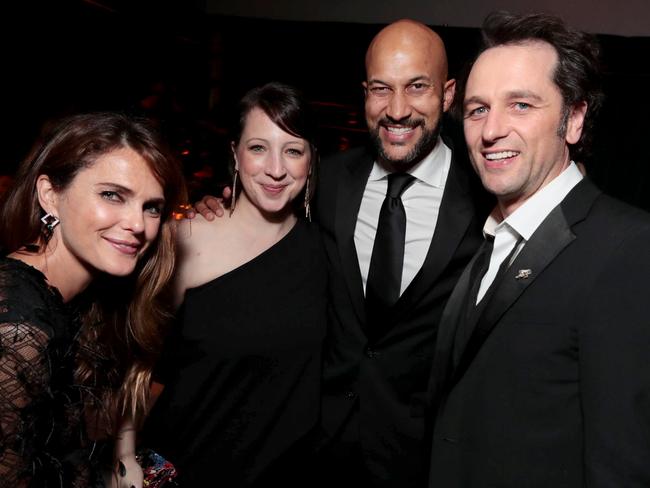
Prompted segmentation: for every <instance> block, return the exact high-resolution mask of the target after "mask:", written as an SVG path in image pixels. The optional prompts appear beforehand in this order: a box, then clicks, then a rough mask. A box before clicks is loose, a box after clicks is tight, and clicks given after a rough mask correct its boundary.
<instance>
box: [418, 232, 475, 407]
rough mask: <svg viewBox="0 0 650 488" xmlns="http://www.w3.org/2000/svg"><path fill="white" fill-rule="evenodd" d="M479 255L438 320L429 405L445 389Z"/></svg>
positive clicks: (457, 285) (469, 266)
mask: <svg viewBox="0 0 650 488" xmlns="http://www.w3.org/2000/svg"><path fill="white" fill-rule="evenodd" d="M484 245H485V244H484ZM479 254H480V253H479V252H477V253H476V254H475V255H474V257H473V258H472V259H471V260H470V262H469V263H468V264H467V266H466V267H465V269H464V270H463V273H462V274H461V275H460V278H459V279H458V282H457V283H456V286H455V287H454V290H453V292H452V294H451V296H450V297H449V300H447V305H446V306H445V309H444V311H443V313H442V318H441V319H440V326H439V327H438V335H437V338H436V351H435V354H434V356H433V366H432V370H431V379H430V384H429V399H430V403H429V404H430V405H435V404H437V401H438V399H439V396H440V395H441V394H442V392H443V391H444V389H445V382H446V381H447V379H448V378H449V374H450V370H451V367H452V352H453V350H454V340H455V337H456V331H457V330H458V327H459V326H460V323H459V322H460V320H461V318H462V317H464V315H465V307H466V305H467V300H466V296H467V293H468V292H469V290H470V288H472V282H471V281H470V276H471V271H472V268H473V267H474V265H475V263H476V260H477V258H478V257H479Z"/></svg>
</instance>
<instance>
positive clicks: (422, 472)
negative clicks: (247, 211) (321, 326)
mask: <svg viewBox="0 0 650 488" xmlns="http://www.w3.org/2000/svg"><path fill="white" fill-rule="evenodd" d="M446 144H447V145H448V146H449V147H452V146H451V145H450V143H449V142H448V141H446ZM452 151H453V147H452ZM465 155H466V153H465V152H464V151H458V152H456V151H453V156H452V163H451V167H450V170H449V176H448V178H447V182H446V184H445V189H444V195H443V198H442V202H441V205H440V212H439V215H438V221H437V224H436V231H435V233H434V235H433V239H432V241H431V244H430V247H429V250H428V251H427V255H426V258H425V260H424V263H423V264H422V268H421V269H420V270H419V272H418V273H417V275H416V276H415V278H414V279H413V281H412V282H411V284H410V285H409V286H408V288H407V289H406V290H404V292H403V293H402V295H401V296H400V298H399V300H398V301H397V303H396V304H395V305H394V306H393V307H392V308H391V310H390V312H389V313H387V314H385V317H383V318H382V320H381V321H374V322H372V323H370V320H369V319H368V318H367V317H366V310H365V296H364V289H363V282H362V279H361V271H360V269H359V261H358V257H357V256H358V255H357V250H356V248H355V245H354V229H355V226H356V222H357V216H358V211H359V207H360V205H361V200H362V198H363V193H364V188H365V187H366V184H367V183H368V176H369V174H370V172H371V170H372V167H373V162H374V157H375V155H374V154H373V153H372V152H371V151H368V150H367V149H365V148H358V149H352V150H350V151H346V152H343V153H340V154H337V155H335V156H333V157H331V158H327V159H324V160H323V161H322V164H321V166H320V172H319V178H318V191H317V192H316V195H315V196H316V203H315V208H316V215H317V216H318V219H319V220H318V222H319V224H320V225H321V230H322V233H323V241H324V244H325V249H326V252H327V257H328V262H329V273H330V275H329V276H330V281H329V295H330V301H329V305H328V334H327V340H326V346H325V349H324V351H325V352H324V375H323V376H324V381H323V408H322V415H321V419H322V420H321V428H322V435H321V443H322V445H323V451H322V453H321V456H319V459H320V466H319V468H320V469H319V471H318V472H317V474H315V475H314V477H313V478H314V483H311V484H310V485H309V486H319V487H320V486H324V487H328V488H330V487H333V486H336V487H344V486H356V487H360V486H363V487H373V488H379V487H381V488H417V487H422V486H424V485H425V484H426V478H427V475H428V466H429V462H430V457H429V447H430V437H429V430H428V429H429V426H428V422H429V419H428V418H427V417H425V416H424V408H423V402H424V401H425V400H426V391H427V386H428V380H429V374H430V372H431V364H432V362H433V359H434V354H433V353H434V348H435V337H436V333H437V327H438V322H439V319H440V315H441V314H442V310H443V307H444V305H445V303H446V301H447V299H448V297H449V294H450V293H451V290H452V288H453V286H454V284H455V283H456V281H457V280H458V278H459V277H460V274H461V273H462V271H463V270H464V268H465V266H466V265H467V263H468V262H469V260H470V258H471V257H472V256H473V255H474V254H475V252H476V250H477V249H478V248H479V246H480V245H481V243H482V241H483V239H482V236H481V232H480V229H481V226H482V225H483V223H484V222H485V217H486V212H487V211H489V210H490V209H492V208H493V207H494V204H493V202H492V201H491V197H490V196H489V195H487V196H486V194H485V193H484V192H483V190H482V187H481V185H480V181H479V180H478V178H477V177H476V173H475V172H474V171H473V170H472V168H471V165H470V164H469V161H467V160H466V159H465ZM479 197H482V198H483V197H486V198H488V201H487V202H484V201H483V200H482V198H479ZM486 203H487V204H486ZM430 204H432V205H433V202H430ZM355 473H356V474H355ZM357 480H360V481H358V482H357Z"/></svg>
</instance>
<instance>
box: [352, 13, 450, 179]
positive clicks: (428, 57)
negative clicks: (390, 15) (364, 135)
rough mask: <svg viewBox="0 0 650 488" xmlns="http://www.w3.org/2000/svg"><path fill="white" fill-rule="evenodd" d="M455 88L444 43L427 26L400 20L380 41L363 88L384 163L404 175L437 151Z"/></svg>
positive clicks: (373, 46) (374, 48)
mask: <svg viewBox="0 0 650 488" xmlns="http://www.w3.org/2000/svg"><path fill="white" fill-rule="evenodd" d="M455 86H456V85H455V82H454V80H447V55H446V53H445V46H444V44H443V43H442V39H440V36H438V34H436V33H435V32H433V31H432V30H431V29H429V28H428V27H427V26H426V25H424V24H421V23H420V22H415V21H414V20H399V21H397V22H394V23H392V24H390V25H389V26H387V27H385V28H384V29H382V31H381V32H380V33H379V34H377V35H376V36H375V38H374V39H373V40H372V42H371V43H370V47H368V52H367V54H366V81H365V82H364V83H363V87H364V89H365V93H366V105H365V108H366V123H367V124H368V130H369V132H370V137H371V140H372V141H373V142H374V145H375V147H376V149H377V155H378V161H379V162H380V163H381V164H383V165H384V166H385V167H387V168H388V169H389V170H401V171H404V170H407V169H408V168H409V167H412V166H413V165H415V164H417V163H418V162H419V161H421V160H422V159H423V158H424V157H426V155H427V154H429V153H430V152H431V151H432V150H433V148H434V147H435V146H436V144H437V141H438V134H439V132H440V121H441V119H442V113H443V112H444V111H446V110H447V109H448V108H449V106H450V104H451V102H452V100H453V99H454V91H455Z"/></svg>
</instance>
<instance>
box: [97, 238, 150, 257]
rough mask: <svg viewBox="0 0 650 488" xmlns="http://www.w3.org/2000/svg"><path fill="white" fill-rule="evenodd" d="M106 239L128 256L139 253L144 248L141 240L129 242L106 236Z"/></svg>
mask: <svg viewBox="0 0 650 488" xmlns="http://www.w3.org/2000/svg"><path fill="white" fill-rule="evenodd" d="M104 239H106V240H107V241H108V242H109V243H110V244H111V245H112V246H113V247H114V248H115V249H117V250H118V251H119V252H121V253H122V254H126V255H127V256H135V255H136V254H138V251H139V250H140V249H141V248H142V244H140V243H139V242H135V243H134V242H128V241H122V240H119V239H110V238H108V237H105V238H104Z"/></svg>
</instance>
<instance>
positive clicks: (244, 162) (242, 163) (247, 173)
mask: <svg viewBox="0 0 650 488" xmlns="http://www.w3.org/2000/svg"><path fill="white" fill-rule="evenodd" d="M263 169H264V159H263V158H262V157H261V156H260V157H251V156H250V155H244V156H242V157H239V176H240V177H242V178H247V177H253V176H256V175H257V174H259V173H260V172H261V171H263Z"/></svg>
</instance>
